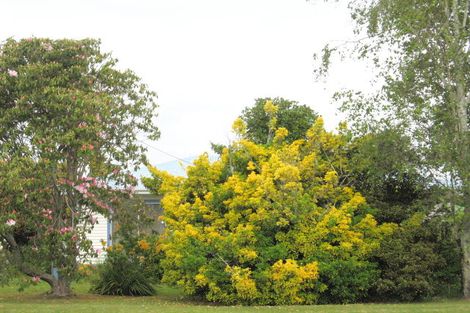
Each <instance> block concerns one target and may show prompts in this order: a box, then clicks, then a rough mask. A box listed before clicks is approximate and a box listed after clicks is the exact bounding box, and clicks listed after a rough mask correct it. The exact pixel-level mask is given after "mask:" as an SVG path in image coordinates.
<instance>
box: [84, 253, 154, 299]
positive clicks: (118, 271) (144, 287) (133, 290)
mask: <svg viewBox="0 0 470 313" xmlns="http://www.w3.org/2000/svg"><path fill="white" fill-rule="evenodd" d="M92 291H93V292H95V293H98V294H101V295H119V296H123V295H126V296H150V295H153V294H154V293H155V290H154V289H153V287H152V285H151V284H150V280H149V278H148V277H147V276H146V275H145V273H144V271H143V268H142V265H141V263H140V262H139V259H138V257H137V256H136V255H135V254H134V255H132V254H129V253H127V252H126V251H125V250H124V249H123V248H122V245H119V244H118V245H116V246H113V247H111V248H110V249H108V254H107V257H106V260H105V262H104V263H103V264H102V266H101V267H100V268H99V278H98V279H97V280H96V281H94V282H93V287H92Z"/></svg>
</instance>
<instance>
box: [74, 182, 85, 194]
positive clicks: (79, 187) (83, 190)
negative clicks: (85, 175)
mask: <svg viewBox="0 0 470 313" xmlns="http://www.w3.org/2000/svg"><path fill="white" fill-rule="evenodd" d="M74 188H75V190H77V191H78V192H79V193H81V194H86V193H87V192H88V190H87V187H86V185H85V184H80V185H78V186H75V187H74Z"/></svg>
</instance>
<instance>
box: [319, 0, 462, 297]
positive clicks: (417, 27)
mask: <svg viewBox="0 0 470 313" xmlns="http://www.w3.org/2000/svg"><path fill="white" fill-rule="evenodd" d="M345 2H346V1H345ZM347 2H348V4H349V7H350V9H351V12H352V17H353V19H354V21H355V23H356V26H357V33H361V34H365V35H366V36H365V37H364V38H363V39H360V40H358V41H357V42H356V44H355V45H354V49H353V51H354V52H356V53H357V54H356V56H358V57H360V58H370V59H371V60H373V61H374V63H375V64H376V65H377V67H378V68H379V77H380V78H381V79H382V80H383V81H384V87H383V89H381V91H380V92H379V94H376V95H374V96H372V97H370V98H367V97H364V96H362V95H360V96H359V97H355V95H357V94H355V93H352V92H350V93H346V94H343V96H346V97H345V98H343V100H344V105H343V109H344V110H346V111H348V112H349V113H350V117H351V118H352V119H353V120H354V121H355V123H356V126H367V128H370V127H371V125H375V126H376V127H383V126H384V125H395V126H397V125H398V126H400V127H402V128H404V129H406V130H407V131H408V132H409V134H411V135H412V137H413V141H414V143H415V144H416V146H417V148H418V149H419V151H420V153H421V156H422V164H423V168H426V169H427V171H428V173H429V174H434V175H435V174H437V176H439V177H438V179H437V182H442V181H443V178H442V177H443V175H448V176H449V177H450V178H451V181H452V182H453V183H452V186H451V187H453V190H454V197H452V198H453V199H456V200H455V201H454V203H453V205H452V209H453V210H456V209H458V208H459V207H463V214H462V216H463V217H462V219H461V221H460V222H461V223H460V229H459V241H460V246H461V249H462V252H463V259H462V268H463V293H464V296H465V297H466V298H470V135H469V122H470V118H469V109H470V62H469V61H470V26H469V10H470V1H469V0H413V1H410V0H368V1H347ZM343 47H344V46H343ZM337 48H338V47H333V48H331V47H328V46H327V47H325V49H324V54H323V58H322V65H323V67H322V68H321V69H320V71H319V72H320V73H325V70H326V68H327V67H328V65H329V64H330V62H329V61H330V60H329V57H330V56H331V55H332V52H333V51H334V50H337ZM372 127H373V126H372ZM365 128H366V127H362V128H361V127H359V129H365ZM424 165H425V167H424Z"/></svg>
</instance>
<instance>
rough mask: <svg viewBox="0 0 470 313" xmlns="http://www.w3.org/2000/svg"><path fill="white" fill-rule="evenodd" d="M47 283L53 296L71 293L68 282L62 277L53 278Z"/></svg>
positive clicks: (67, 295)
mask: <svg viewBox="0 0 470 313" xmlns="http://www.w3.org/2000/svg"><path fill="white" fill-rule="evenodd" d="M48 283H49V282H48ZM49 285H50V286H51V295H52V296H54V297H69V296H72V295H73V293H72V289H71V288H70V283H69V282H68V281H67V280H65V279H64V278H62V277H59V279H54V280H53V281H52V282H51V283H49Z"/></svg>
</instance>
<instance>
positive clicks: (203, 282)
mask: <svg viewBox="0 0 470 313" xmlns="http://www.w3.org/2000/svg"><path fill="white" fill-rule="evenodd" d="M264 109H265V110H266V111H267V112H268V113H270V112H271V113H272V112H275V110H276V108H275V106H273V105H272V102H271V103H270V101H268V102H267V103H266V105H265V107H264ZM271 115H272V116H271V120H272V119H273V116H274V114H271ZM270 127H271V128H274V127H272V126H270ZM244 129H245V127H244V125H243V123H242V122H241V121H240V120H237V121H236V123H235V124H234V130H235V131H237V132H238V134H241V133H242V132H243V130H244ZM272 131H273V140H272V143H271V144H270V145H265V144H256V143H254V142H252V141H250V140H247V139H244V138H242V139H240V140H238V141H236V142H234V143H233V144H231V145H230V146H229V147H226V148H224V149H223V151H222V153H221V156H220V159H219V160H218V161H216V162H213V163H211V162H209V159H208V156H207V155H202V156H201V157H200V158H199V159H197V160H196V161H195V162H194V165H193V166H190V167H188V170H187V178H182V177H173V176H171V175H170V174H168V173H167V172H163V171H159V170H157V169H155V168H153V167H150V168H149V169H150V171H151V173H152V175H153V177H154V179H150V178H149V179H146V180H144V183H145V184H146V186H147V187H148V188H149V189H151V190H154V191H155V192H157V193H158V194H163V195H164V198H163V199H162V205H163V207H164V208H165V215H164V221H165V223H166V225H167V229H166V232H165V234H164V235H163V237H162V243H161V247H162V250H163V251H164V252H165V258H164V259H163V260H162V266H163V269H164V274H163V279H162V281H163V282H168V283H172V284H176V285H179V286H181V287H183V288H184V290H185V292H186V293H187V294H190V295H199V296H204V297H205V298H206V299H207V300H209V301H214V302H221V303H226V304H233V303H239V304H309V303H316V302H318V301H321V302H342V303H343V302H352V301H357V300H359V299H362V298H363V297H364V296H365V295H366V294H367V290H368V287H369V286H370V285H371V282H372V281H373V280H374V277H376V270H375V269H374V266H373V264H371V263H369V261H368V258H369V257H370V255H371V253H372V252H373V251H374V250H376V249H377V248H378V247H379V245H380V240H381V238H382V236H383V235H384V234H387V233H391V232H392V231H393V229H394V227H395V226H394V225H393V224H383V225H380V226H379V225H378V224H377V222H376V221H375V219H374V218H373V216H372V215H370V214H369V213H368V212H369V211H370V208H369V207H368V205H367V204H366V202H365V199H364V198H363V197H362V195H361V194H360V193H358V192H355V191H354V189H352V188H351V187H349V186H347V185H345V184H344V182H345V180H346V178H347V177H348V176H349V172H350V165H349V162H348V159H347V156H348V154H349V152H350V143H349V136H348V134H347V132H346V131H345V129H344V128H343V127H340V129H339V134H334V133H331V132H327V131H325V130H324V128H323V120H322V119H321V118H318V119H317V120H316V122H315V124H314V125H312V126H311V127H310V128H309V130H308V131H307V132H306V133H305V134H304V135H303V136H302V138H304V139H299V140H295V141H293V142H291V143H290V142H289V141H288V140H287V139H286V138H287V133H288V131H287V130H286V129H285V128H279V129H272Z"/></svg>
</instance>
